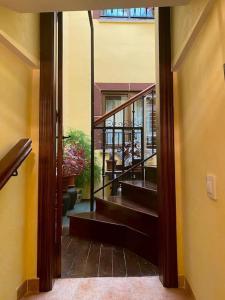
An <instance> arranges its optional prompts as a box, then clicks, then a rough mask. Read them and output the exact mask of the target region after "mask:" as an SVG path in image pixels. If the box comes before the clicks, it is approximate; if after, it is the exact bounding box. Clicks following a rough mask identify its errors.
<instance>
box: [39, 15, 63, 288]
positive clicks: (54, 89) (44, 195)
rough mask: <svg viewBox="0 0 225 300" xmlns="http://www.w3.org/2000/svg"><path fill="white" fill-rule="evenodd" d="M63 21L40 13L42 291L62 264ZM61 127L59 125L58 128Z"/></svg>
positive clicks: (54, 276) (40, 223)
mask: <svg viewBox="0 0 225 300" xmlns="http://www.w3.org/2000/svg"><path fill="white" fill-rule="evenodd" d="M58 18H59V19H58ZM60 21H62V20H61V18H60V16H59V14H57V13H41V14H40V103H39V111H40V117H39V180H38V259H37V275H38V277H39V279H40V291H43V292H44V291H49V290H51V289H52V284H53V279H54V278H56V277H58V276H59V275H60V265H61V260H60V255H61V231H60V228H61V226H60V227H59V226H58V224H57V220H58V219H59V217H60V218H61V215H60V214H61V210H60V209H58V207H57V204H58V203H57V199H59V198H60V197H59V193H60V192H61V190H60V185H61V182H60V181H59V180H58V181H57V179H56V145H57V144H56V122H57V115H58V123H60V124H61V123H62V122H59V121H60V120H59V117H60V115H61V114H60V111H59V109H61V106H60V104H61V102H62V59H60V56H61V58H62V52H61V51H60V50H62V49H61V45H62V44H61V43H62V28H61V27H60ZM58 25H59V26H58ZM57 109H58V114H57V111H56V110H57ZM61 129H62V128H61V127H60V126H58V131H60V130H61ZM58 133H59V132H58ZM60 133H61V132H60ZM58 138H59V142H61V140H62V136H61V134H58ZM58 151H60V149H58ZM58 175H59V174H58ZM58 178H59V176H58ZM57 192H58V194H57ZM60 204H61V203H60ZM59 208H60V207H59Z"/></svg>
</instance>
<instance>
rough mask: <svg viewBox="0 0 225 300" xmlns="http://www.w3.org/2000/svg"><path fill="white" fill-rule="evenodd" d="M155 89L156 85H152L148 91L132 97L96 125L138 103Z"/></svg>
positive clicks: (96, 122)
mask: <svg viewBox="0 0 225 300" xmlns="http://www.w3.org/2000/svg"><path fill="white" fill-rule="evenodd" d="M153 88H155V84H152V85H150V86H149V87H147V88H146V89H144V90H143V91H141V92H140V93H138V94H136V95H134V96H133V97H131V98H130V99H129V100H127V101H126V102H124V103H122V104H121V105H119V106H117V107H116V108H114V109H112V110H111V111H110V112H107V113H106V114H104V115H103V116H101V117H100V118H98V119H97V120H96V121H95V122H94V125H95V126H97V125H99V124H101V123H102V122H104V121H105V120H106V119H108V118H110V117H112V116H113V115H114V114H116V113H118V112H119V111H121V110H123V109H124V108H126V107H128V106H129V105H131V104H132V103H134V102H136V101H137V100H138V99H139V98H140V97H142V96H145V95H146V94H147V93H149V92H150V91H151V90H152V89H153Z"/></svg>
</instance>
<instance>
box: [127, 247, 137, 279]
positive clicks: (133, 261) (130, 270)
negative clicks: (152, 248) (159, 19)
mask: <svg viewBox="0 0 225 300" xmlns="http://www.w3.org/2000/svg"><path fill="white" fill-rule="evenodd" d="M124 252H125V262H126V269H127V276H141V269H140V265H139V261H138V256H137V255H136V254H135V253H133V252H131V251H129V250H128V249H125V250H124Z"/></svg>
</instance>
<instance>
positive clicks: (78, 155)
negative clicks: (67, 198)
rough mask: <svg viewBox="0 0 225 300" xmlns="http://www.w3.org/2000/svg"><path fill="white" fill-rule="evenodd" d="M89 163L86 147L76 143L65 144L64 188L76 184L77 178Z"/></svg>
mask: <svg viewBox="0 0 225 300" xmlns="http://www.w3.org/2000/svg"><path fill="white" fill-rule="evenodd" d="M86 165H87V161H86V159H85V153H84V149H82V148H81V147H80V146H79V145H78V144H76V143H70V144H65V145H64V153H63V165H62V174H63V190H64V191H66V190H67V188H68V187H69V186H74V184H75V180H76V178H77V177H78V176H79V175H80V174H81V173H82V172H83V171H84V169H85V167H86Z"/></svg>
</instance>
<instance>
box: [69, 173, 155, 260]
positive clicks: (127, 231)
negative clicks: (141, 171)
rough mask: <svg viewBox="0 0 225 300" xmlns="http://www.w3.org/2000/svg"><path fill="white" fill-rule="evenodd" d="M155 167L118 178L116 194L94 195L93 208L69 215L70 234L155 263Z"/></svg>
mask: <svg viewBox="0 0 225 300" xmlns="http://www.w3.org/2000/svg"><path fill="white" fill-rule="evenodd" d="M155 170H156V168H155V167H148V172H146V179H145V180H130V181H128V180H126V181H120V186H121V190H120V192H119V195H117V196H108V197H101V196H96V197H95V202H96V210H95V211H94V212H89V213H79V214H74V215H70V234H71V235H75V236H79V237H83V238H90V239H96V240H100V241H102V242H105V243H112V244H115V245H119V246H122V247H126V248H128V249H130V250H132V251H134V252H136V253H137V254H138V255H140V256H143V257H144V258H146V259H148V260H149V261H151V262H152V263H153V264H155V265H157V264H158V213H157V186H156V184H155V183H154V182H152V181H156V173H155ZM150 178H151V181H149V179H150Z"/></svg>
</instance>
